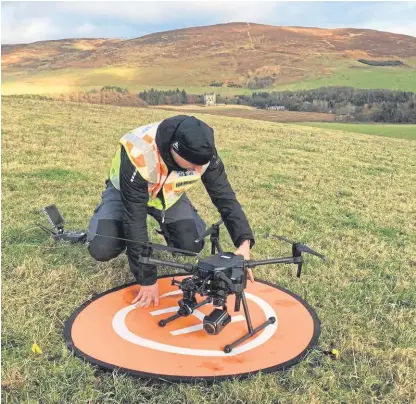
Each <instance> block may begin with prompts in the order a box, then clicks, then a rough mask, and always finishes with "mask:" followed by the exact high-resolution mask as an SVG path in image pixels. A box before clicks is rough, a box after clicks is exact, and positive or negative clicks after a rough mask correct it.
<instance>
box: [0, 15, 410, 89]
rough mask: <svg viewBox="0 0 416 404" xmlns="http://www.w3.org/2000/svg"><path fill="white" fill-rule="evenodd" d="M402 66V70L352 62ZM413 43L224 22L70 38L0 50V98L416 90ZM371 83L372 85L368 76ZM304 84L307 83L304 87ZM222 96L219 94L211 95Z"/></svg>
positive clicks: (350, 32)
mask: <svg viewBox="0 0 416 404" xmlns="http://www.w3.org/2000/svg"><path fill="white" fill-rule="evenodd" d="M358 59H366V60H379V61H380V60H400V61H402V62H403V63H404V66H395V67H375V66H368V65H364V64H362V63H360V62H358V61H357V60H358ZM415 67H416V38H414V37H411V36H406V35H399V34H392V33H388V32H379V31H373V30H365V29H320V28H301V27H279V26H271V25H261V24H251V23H229V24H219V25H213V26H206V27H195V28H186V29H179V30H173V31H166V32H161V33H154V34H150V35H145V36H143V37H139V38H135V39H131V40H118V39H66V40H57V41H44V42H35V43H32V44H26V45H4V46H2V79H3V92H4V93H6V94H11V93H25V92H27V93H45V92H54V93H56V92H63V91H74V90H80V89H84V90H85V89H91V88H94V87H97V86H103V85H106V84H111V85H119V86H124V87H128V88H129V89H132V90H140V89H144V88H149V87H151V86H154V87H161V88H163V87H170V88H172V87H175V86H179V87H184V88H187V89H189V90H192V89H193V90H194V91H195V92H198V91H199V92H203V91H207V90H212V89H213V87H209V84H210V83H211V82H213V81H220V82H223V83H224V86H226V85H227V84H230V83H234V85H237V86H242V88H223V89H221V91H222V92H224V91H228V92H230V91H232V92H247V91H252V90H250V89H248V88H247V86H250V87H253V85H255V84H256V83H258V81H261V80H263V82H264V83H265V84H266V85H267V87H268V88H269V89H270V88H282V89H283V88H291V86H292V87H293V86H294V87H295V88H301V87H303V86H305V87H307V88H313V87H319V86H322V85H331V83H334V84H337V85H350V86H357V87H363V86H366V85H367V86H370V87H371V88H374V87H385V88H398V89H403V90H411V89H413V90H416V79H415V76H416V74H415V73H416V69H415ZM369 76H371V77H369ZM303 83H304V84H303ZM216 90H217V91H218V89H216Z"/></svg>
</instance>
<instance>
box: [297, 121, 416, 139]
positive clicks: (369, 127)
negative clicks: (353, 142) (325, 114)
mask: <svg viewBox="0 0 416 404" xmlns="http://www.w3.org/2000/svg"><path fill="white" fill-rule="evenodd" d="M297 125H302V126H313V127H315V128H324V129H333V130H339V131H344V132H354V133H366V134H368V135H377V136H385V137H395V138H399V139H409V140H416V125H400V124H374V123H368V124H365V123H327V122H300V123H297Z"/></svg>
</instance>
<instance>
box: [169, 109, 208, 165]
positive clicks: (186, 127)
mask: <svg viewBox="0 0 416 404" xmlns="http://www.w3.org/2000/svg"><path fill="white" fill-rule="evenodd" d="M172 149H173V150H175V152H176V153H178V154H179V156H181V157H182V158H184V159H185V160H186V161H189V162H190V163H192V164H197V165H204V164H206V163H208V162H209V161H210V160H211V159H212V157H213V156H214V154H215V144H214V131H213V130H212V128H210V127H209V126H208V125H207V124H206V123H204V122H202V121H201V120H199V119H197V118H195V117H194V116H190V117H188V118H185V119H184V120H183V121H182V122H181V123H180V124H179V125H178V127H177V128H176V130H175V134H174V136H173V137H172Z"/></svg>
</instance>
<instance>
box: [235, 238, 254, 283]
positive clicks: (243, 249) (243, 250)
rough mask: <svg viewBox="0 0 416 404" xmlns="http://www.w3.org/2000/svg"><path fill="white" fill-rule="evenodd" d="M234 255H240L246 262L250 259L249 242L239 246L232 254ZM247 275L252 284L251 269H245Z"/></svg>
mask: <svg viewBox="0 0 416 404" xmlns="http://www.w3.org/2000/svg"><path fill="white" fill-rule="evenodd" d="M234 254H235V255H242V256H243V257H244V259H245V260H246V261H247V260H249V259H250V240H245V241H243V242H242V243H241V244H240V247H238V248H237V250H236V251H235V253H234ZM247 275H248V278H249V279H250V282H252V283H254V276H253V271H252V270H251V268H247Z"/></svg>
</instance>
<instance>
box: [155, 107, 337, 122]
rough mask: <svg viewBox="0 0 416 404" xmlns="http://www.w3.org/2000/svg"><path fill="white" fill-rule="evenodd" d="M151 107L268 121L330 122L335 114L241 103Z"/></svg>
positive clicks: (187, 112)
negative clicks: (273, 109) (286, 109)
mask: <svg viewBox="0 0 416 404" xmlns="http://www.w3.org/2000/svg"><path fill="white" fill-rule="evenodd" d="M153 108H155V109H164V110H167V111H178V113H186V114H194V113H200V114H210V115H220V116H228V117H234V118H244V119H255V120H260V121H268V122H310V121H316V122H331V121H333V120H334V119H335V115H333V114H325V113H320V112H296V111H269V110H265V109H256V108H253V107H248V106H242V105H223V106H215V107H205V106H198V105H185V106H182V105H181V106H174V105H166V106H165V105H158V106H155V107H153ZM179 111H182V112H179Z"/></svg>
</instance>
